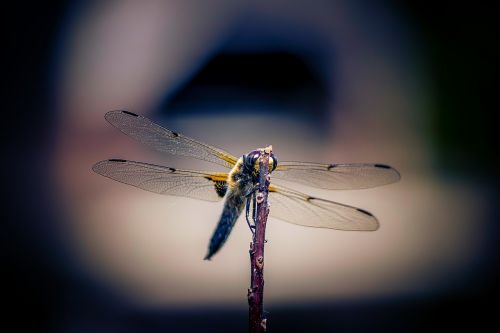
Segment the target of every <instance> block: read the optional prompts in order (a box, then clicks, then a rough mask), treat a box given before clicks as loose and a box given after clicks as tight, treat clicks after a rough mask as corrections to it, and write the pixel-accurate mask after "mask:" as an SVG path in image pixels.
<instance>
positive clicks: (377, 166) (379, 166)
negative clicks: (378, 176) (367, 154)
mask: <svg viewBox="0 0 500 333" xmlns="http://www.w3.org/2000/svg"><path fill="white" fill-rule="evenodd" d="M375 167H376V168H382V169H390V168H391V167H390V166H388V165H385V164H375Z"/></svg>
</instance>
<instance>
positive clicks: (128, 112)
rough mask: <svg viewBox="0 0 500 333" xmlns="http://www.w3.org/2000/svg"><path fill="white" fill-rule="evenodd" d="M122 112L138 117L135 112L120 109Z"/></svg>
mask: <svg viewBox="0 0 500 333" xmlns="http://www.w3.org/2000/svg"><path fill="white" fill-rule="evenodd" d="M122 112H123V113H126V114H129V115H131V116H133V117H139V115H136V114H135V113H133V112H130V111H122Z"/></svg>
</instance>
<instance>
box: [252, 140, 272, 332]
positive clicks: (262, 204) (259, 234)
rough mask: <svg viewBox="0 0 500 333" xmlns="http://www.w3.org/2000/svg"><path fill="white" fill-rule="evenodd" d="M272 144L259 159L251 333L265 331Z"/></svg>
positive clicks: (253, 248)
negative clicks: (265, 251)
mask: <svg viewBox="0 0 500 333" xmlns="http://www.w3.org/2000/svg"><path fill="white" fill-rule="evenodd" d="M271 151H272V146H269V147H267V148H265V149H264V150H263V154H261V157H260V161H259V190H258V192H257V214H256V221H255V233H254V235H253V242H252V243H250V251H249V252H250V269H251V277H250V288H249V289H248V305H249V320H250V321H249V325H250V326H249V327H250V332H251V333H256V332H259V333H261V332H265V331H266V321H267V319H266V318H264V306H263V304H264V243H265V240H266V223H267V216H268V214H269V206H268V203H267V197H268V194H269V182H270V176H269V156H270V154H271Z"/></svg>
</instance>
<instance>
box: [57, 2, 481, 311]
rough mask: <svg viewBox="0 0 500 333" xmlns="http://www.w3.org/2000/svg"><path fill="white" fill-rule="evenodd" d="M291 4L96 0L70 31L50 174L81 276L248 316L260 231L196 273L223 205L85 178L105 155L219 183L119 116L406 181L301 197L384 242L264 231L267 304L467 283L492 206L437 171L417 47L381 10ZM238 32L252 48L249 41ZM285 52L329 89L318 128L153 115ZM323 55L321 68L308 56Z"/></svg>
mask: <svg viewBox="0 0 500 333" xmlns="http://www.w3.org/2000/svg"><path fill="white" fill-rule="evenodd" d="M286 7H287V10H286V11H284V10H282V8H283V3H282V2H280V1H268V2H265V3H251V2H234V1H216V2H214V3H211V4H210V5H208V4H206V3H201V2H194V1H177V2H175V1H173V2H159V1H152V2H147V3H144V2H136V1H125V2H97V3H93V4H88V5H85V6H84V9H82V10H81V11H80V12H78V15H76V17H75V18H74V21H72V22H70V24H69V25H68V29H67V30H66V32H65V34H64V37H63V38H62V41H61V43H62V47H61V50H62V51H61V52H62V53H61V54H60V55H59V58H60V59H61V62H60V64H59V69H58V77H57V88H56V100H57V118H58V119H57V120H58V124H59V126H58V132H57V140H56V145H55V147H54V149H55V152H56V153H55V154H54V159H53V161H51V162H50V165H51V167H52V168H51V169H50V174H48V175H47V177H52V178H53V179H54V180H55V183H56V184H57V191H56V193H54V196H55V197H56V198H57V201H58V205H59V207H60V208H61V210H60V211H61V221H64V222H63V223H64V225H63V226H61V228H62V229H64V230H66V231H67V237H68V239H70V240H71V241H70V242H69V243H70V244H72V245H71V246H72V248H71V249H70V251H71V252H72V254H73V256H74V260H75V261H76V262H78V263H79V265H80V266H81V267H82V270H83V271H85V272H86V274H88V275H89V276H91V277H92V278H93V279H95V280H97V281H99V282H100V283H102V284H103V285H105V286H106V287H107V288H110V289H112V290H114V291H116V292H117V293H119V294H121V295H123V296H124V297H125V298H127V299H129V300H130V301H132V302H135V303H137V304H140V305H145V306H159V305H176V306H178V305H186V306H190V305H199V304H214V303H217V304H230V305H237V306H241V307H244V306H245V304H246V303H245V292H246V287H247V285H248V283H249V267H248V266H249V265H248V262H249V259H248V244H249V242H250V239H251V234H250V232H249V230H248V228H247V226H246V224H245V223H244V221H241V220H240V221H239V223H238V224H237V225H236V227H235V229H234V231H233V233H232V235H231V236H230V238H229V240H228V242H227V244H226V245H225V246H224V248H223V249H222V251H221V252H220V253H219V254H218V255H216V256H215V257H214V259H213V260H212V261H210V262H207V261H203V260H202V258H203V255H204V254H205V252H206V247H207V244H208V240H209V237H210V235H211V233H212V231H213V229H214V227H215V225H216V223H217V220H218V217H219V214H220V212H221V208H222V206H221V204H214V203H206V202H201V201H196V200H192V199H185V198H178V197H170V196H160V195H155V194H151V193H147V192H142V191H140V190H138V189H136V188H133V187H128V186H126V185H123V184H119V183H116V182H113V181H111V180H109V179H106V178H104V177H100V176H99V175H97V174H95V173H93V172H92V171H91V167H92V165H93V164H94V163H95V162H97V161H100V160H103V159H107V158H126V159H130V160H139V161H145V162H152V163H158V164H163V165H167V166H172V167H185V168H196V169H207V170H210V169H212V168H213V169H214V170H216V169H217V170H220V169H218V168H217V167H216V166H215V167H214V166H211V165H210V164H205V163H203V162H199V161H194V160H187V159H177V158H173V157H172V156H159V155H158V154H156V153H153V152H151V151H149V150H148V149H147V147H143V146H141V145H139V144H138V143H137V142H134V141H133V140H131V139H130V138H127V137H126V136H124V135H122V134H121V133H120V132H119V131H117V130H116V129H114V128H113V127H111V126H110V125H109V124H108V123H106V122H105V120H104V118H103V116H104V114H105V112H106V111H109V110H114V109H125V110H129V111H132V112H136V113H139V114H142V115H144V116H148V117H150V118H152V119H154V120H155V121H156V122H158V123H160V124H161V125H163V126H164V127H167V128H169V129H172V130H174V131H178V132H181V133H184V134H186V135H189V136H191V137H194V138H196V139H199V140H201V141H203V142H207V143H209V144H211V145H214V146H217V147H221V148H222V149H224V150H227V151H230V152H233V153H234V154H235V155H238V156H240V155H242V154H244V153H246V152H248V151H250V150H253V149H255V148H256V147H261V146H265V145H267V144H272V145H273V148H274V152H275V154H277V156H278V157H279V159H280V160H304V161H315V162H326V163H348V162H376V163H377V162H379V163H385V164H389V165H392V166H393V167H395V168H397V169H398V170H399V171H400V173H401V174H402V180H401V181H400V182H399V183H397V184H393V185H389V186H384V187H380V188H376V189H370V190H360V191H338V192H333V191H325V190H318V189H313V188H307V187H303V186H294V188H297V189H299V190H301V191H304V192H306V193H311V194H314V195H316V196H320V197H324V198H327V199H330V200H335V201H339V202H342V203H346V204H349V205H354V206H357V207H361V208H363V209H367V210H369V211H371V212H372V213H374V214H375V215H376V216H377V218H378V219H379V221H380V223H381V228H380V230H378V231H377V232H373V233H363V232H359V233H357V232H342V231H335V230H324V229H312V228H305V227H300V226H295V225H291V224H287V223H284V222H282V221H279V220H270V222H269V224H268V232H267V237H268V241H269V242H268V243H267V247H266V271H265V274H266V301H267V302H268V303H271V304H277V303H283V302H308V301H323V300H332V299H334V300H339V299H342V300H345V299H348V300H351V299H367V298H373V297H390V296H394V295H413V294H418V293H431V294H432V293H433V292H435V291H437V290H442V289H443V288H446V286H447V285H448V284H449V281H450V279H451V280H453V279H455V278H456V277H457V276H467V275H468V274H470V272H471V270H472V269H473V268H474V260H475V256H476V255H477V253H478V252H479V251H481V241H482V237H483V229H482V228H483V225H482V224H481V223H478V221H480V220H481V218H482V214H485V211H487V209H488V207H487V201H485V200H484V194H483V192H481V189H480V188H479V187H478V185H477V184H475V183H474V182H472V181H470V180H468V179H454V178H444V177H442V176H441V175H439V174H437V173H436V172H435V170H434V169H433V168H432V165H433V163H432V162H433V161H432V153H431V151H430V150H431V148H430V147H429V142H428V135H427V122H428V121H429V119H428V118H427V115H428V112H427V110H428V108H429V107H430V105H431V104H432V103H433V95H432V93H431V90H430V85H431V78H430V77H429V76H428V75H427V73H428V72H427V70H428V69H427V67H426V63H425V59H423V58H421V57H420V54H422V53H423V52H425V49H424V47H425V46H424V45H422V43H421V41H420V40H419V36H418V35H417V34H416V33H415V32H414V31H413V30H412V29H411V26H407V25H406V24H405V23H404V22H401V21H399V20H398V17H397V16H395V15H393V14H392V13H391V12H390V11H388V10H386V9H384V8H379V6H377V5H376V4H371V3H370V4H366V6H365V7H363V9H360V8H359V7H358V6H357V5H354V4H353V3H351V2H349V1H340V2H321V3H320V4H318V5H316V6H310V5H309V4H308V3H307V2H294V3H293V4H290V5H287V6H286ZM249 21H252V22H251V24H250V23H249ZM241 26H243V28H241V29H240V28H238V29H236V28H235V27H241ZM235 30H236V31H244V32H245V36H248V35H250V36H253V39H252V38H250V39H248V40H247V39H245V41H243V40H242V39H241V38H240V35H238V33H233V31H235ZM264 35H265V38H261V37H262V36H264ZM225 45H228V46H227V47H226V46H225ZM274 48H279V49H286V50H287V51H288V52H293V53H295V54H297V55H299V56H300V57H302V58H303V59H305V62H306V63H308V64H309V65H310V66H311V68H312V71H313V72H315V73H317V74H318V76H319V77H321V78H322V80H323V81H324V82H325V86H326V87H327V96H330V98H331V100H327V103H326V110H327V111H326V114H327V117H326V118H325V119H326V120H324V121H323V120H321V121H317V120H316V121H315V119H314V117H315V115H314V114H313V115H311V116H310V118H312V120H313V121H312V122H311V121H304V119H303V118H301V117H298V116H296V115H294V114H293V113H291V112H290V113H287V112H286V110H285V112H284V113H283V112H281V113H278V112H276V111H277V110H275V109H274V108H273V106H269V105H266V106H263V107H262V109H260V110H259V112H254V111H255V110H254V109H253V108H255V106H249V107H244V106H242V107H241V108H240V109H234V110H233V111H232V112H231V113H217V112H212V111H210V112H205V113H203V112H198V113H192V112H189V111H190V110H182V109H181V110H180V112H178V113H177V114H175V115H169V114H168V113H166V114H163V115H161V114H160V113H159V112H158V108H159V106H160V105H161V104H162V103H164V101H165V99H166V100H167V101H168V100H169V99H171V98H173V96H175V94H176V93H177V92H178V91H179V90H180V89H181V88H182V87H184V86H185V85H187V84H189V82H190V80H191V79H192V78H193V77H194V76H195V75H196V73H197V72H198V71H199V70H200V69H201V68H203V66H204V65H205V64H206V63H207V62H209V61H210V59H212V58H213V57H214V56H216V55H217V54H218V53H220V52H229V53H250V54H251V53H252V52H254V53H257V52H267V51H269V50H273V49H274ZM318 57H319V58H321V59H323V60H322V61H321V62H314V61H313V60H311V59H317V58H318ZM333 96H335V97H333ZM280 111H282V110H280ZM310 118H309V120H310ZM318 122H320V123H321V126H322V127H323V128H325V129H326V131H325V133H326V134H320V129H319V128H318V126H316V125H315V124H316V123H318ZM286 185H288V186H290V185H291V184H286ZM271 209H272V207H271Z"/></svg>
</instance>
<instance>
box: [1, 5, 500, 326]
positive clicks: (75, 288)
mask: <svg viewBox="0 0 500 333" xmlns="http://www.w3.org/2000/svg"><path fill="white" fill-rule="evenodd" d="M69 5H70V4H68V3H67V2H65V1H60V2H52V3H50V4H45V3H43V4H42V3H36V2H34V3H31V4H19V5H16V6H12V4H11V6H9V8H5V9H4V10H3V13H4V16H7V17H6V19H4V20H2V21H3V22H4V24H5V26H4V27H3V28H2V31H3V35H4V36H5V37H6V39H7V41H6V42H7V43H4V48H3V53H4V55H6V57H7V59H6V60H5V61H4V62H3V66H4V70H3V71H2V73H3V75H2V79H3V83H4V88H3V91H4V92H5V94H6V96H5V97H6V99H7V103H6V104H5V103H4V110H3V112H2V125H4V126H2V132H1V136H2V144H3V149H2V150H3V152H4V154H3V156H4V157H3V163H2V167H3V169H4V170H3V171H2V177H3V178H4V179H3V181H2V184H3V186H2V188H3V192H4V193H3V196H2V203H3V205H2V206H3V208H2V211H3V212H5V213H6V215H7V216H6V217H5V218H3V219H2V238H1V242H0V243H1V246H2V249H1V254H2V278H3V279H2V280H4V281H3V283H2V287H3V288H2V289H3V290H5V292H4V293H2V294H3V295H2V296H3V297H2V300H3V304H4V308H6V309H7V311H5V310H4V311H3V316H5V318H6V319H7V321H5V320H4V327H8V326H7V325H12V326H11V327H14V329H12V330H13V331H24V330H29V331H32V332H35V331H50V332H58V331H63V332H66V331H68V327H71V331H75V332H168V331H172V332H176V331H214V332H215V331H217V332H224V331H228V332H230V331H231V332H232V331H235V330H238V329H239V328H241V323H242V322H245V321H246V315H247V314H246V312H244V311H242V312H239V311H236V310H232V309H224V308H221V309H212V310H210V311H209V312H207V311H206V309H201V308H200V309H199V310H196V309H190V310H186V311H182V310H179V309H176V310H175V311H169V310H165V311H154V312H152V311H146V310H144V311H141V310H138V309H137V308H134V307H132V306H129V305H128V304H127V303H126V302H125V301H124V300H123V299H121V298H120V296H119V295H111V294H109V291H106V290H100V287H99V286H96V285H94V283H92V282H90V281H86V280H85V279H84V278H82V275H80V274H79V272H78V268H77V267H74V266H73V265H72V264H71V258H68V257H67V256H66V255H65V253H61V252H60V251H59V250H60V249H61V248H63V247H62V246H61V243H62V242H64V240H63V239H61V238H60V237H59V236H58V233H57V232H56V231H54V232H53V233H52V232H50V225H51V224H50V223H48V221H50V219H51V217H52V216H54V215H55V214H53V211H52V210H53V209H54V207H51V205H52V204H51V201H50V199H49V198H48V196H47V195H44V194H46V189H47V187H48V186H50V185H49V184H46V180H45V179H43V177H41V175H42V171H41V170H43V167H44V161H45V159H46V156H45V154H46V152H47V149H46V147H47V145H48V144H49V143H50V141H51V140H52V138H51V137H50V135H51V133H52V131H51V129H53V127H54V126H55V124H54V121H55V119H54V114H53V112H51V110H52V105H51V103H52V102H51V101H52V99H51V91H52V90H51V81H50V71H51V68H52V67H51V66H53V62H54V61H56V60H55V59H54V58H53V53H54V47H55V45H56V42H55V41H56V39H57V37H58V34H59V33H60V28H61V26H62V24H63V23H64V22H63V20H64V18H65V15H64V14H65V13H66V10H67V9H68V6H69ZM388 6H391V7H392V8H393V9H395V10H397V11H398V12H400V14H401V15H402V17H403V18H405V19H406V20H409V21H410V22H411V23H412V24H413V25H414V26H415V27H416V28H417V29H418V30H419V31H420V32H421V33H422V34H423V36H424V37H425V43H426V44H427V49H428V54H427V55H426V56H427V57H428V59H429V60H430V64H431V69H432V72H431V75H432V78H433V80H434V84H435V91H436V92H437V95H436V98H437V105H436V109H435V110H432V119H433V121H432V129H431V132H430V133H429V135H431V136H433V138H434V142H435V147H434V149H435V155H436V156H437V158H436V163H437V164H438V167H439V168H442V169H448V168H451V169H453V170H455V172H457V174H458V175H460V173H474V174H477V177H478V178H483V179H484V178H488V179H489V177H491V178H490V179H491V182H492V183H493V184H494V185H493V186H492V187H491V188H492V190H491V193H490V196H491V197H492V198H496V194H497V193H496V192H497V191H496V190H494V189H495V187H496V184H497V177H496V175H495V176H493V175H494V174H496V172H497V171H498V170H499V168H498V166H499V154H498V148H497V147H496V146H495V144H494V141H495V140H494V135H495V134H496V133H495V130H496V127H497V126H496V125H497V124H496V122H495V121H494V114H495V113H496V112H497V105H498V104H497V103H494V102H493V100H494V99H495V97H496V94H498V89H495V87H496V84H495V81H496V80H494V74H493V72H494V67H495V65H496V62H497V61H498V51H497V50H495V49H494V45H495V44H498V36H495V34H494V25H495V24H494V23H496V22H495V20H497V17H495V13H496V12H495V11H494V10H493V8H492V7H491V6H487V5H486V4H483V5H473V6H472V5H468V6H465V5H460V4H457V3H453V4H447V3H444V2H438V3H433V4H432V5H429V4H427V5H425V4H422V3H421V2H419V1H412V2H405V3H400V2H396V1H393V2H388ZM471 64H473V65H472V66H471ZM283 83H284V82H283ZM277 84H278V85H279V82H278V83H277ZM471 110H475V111H471ZM471 112H474V114H475V117H468V116H467V115H469V114H470V113H471ZM21 199H22V200H21ZM20 202H30V203H31V204H30V205H29V207H25V206H22V207H21V206H20V204H19V203H20ZM450 209H453V207H450ZM489 218H490V222H491V223H490V224H491V229H490V230H491V232H490V239H488V240H487V244H486V246H487V247H488V248H489V249H490V251H489V253H491V255H490V256H489V257H485V258H484V259H483V261H482V262H481V264H480V265H478V271H477V272H476V274H473V275H472V277H471V278H470V279H469V280H468V281H466V282H464V283H463V284H461V285H460V286H457V287H456V288H454V289H453V290H452V291H448V292H446V293H443V294H438V295H433V296H432V297H426V296H422V297H420V298H418V299H417V298H411V299H407V298H396V299H382V300H381V299H375V300H373V301H363V302H356V303H354V302H353V303H346V302H342V303H338V304H337V303H335V302H331V303H325V304H312V305H310V306H306V305H300V306H293V305H289V306H288V307H282V308H276V309H270V311H271V313H272V321H271V324H270V329H271V331H280V332H281V331H282V332H285V331H286V332H291V331H297V332H304V331H321V332H330V331H367V332H368V331H370V332H373V331H424V330H431V329H447V330H450V329H458V328H468V329H474V330H481V329H486V328H487V327H488V328H490V327H491V328H493V327H494V326H490V325H495V315H496V309H495V308H496V307H495V304H496V301H497V299H498V296H499V289H498V286H497V281H498V277H499V274H498V272H499V267H500V266H499V263H498V255H497V253H498V250H499V248H498V244H499V236H498V231H499V228H498V226H496V224H497V223H498V212H497V213H496V214H493V215H492V216H490V217H489ZM47 228H49V230H47ZM42 230H43V232H41V231H42ZM496 326H498V324H496Z"/></svg>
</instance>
